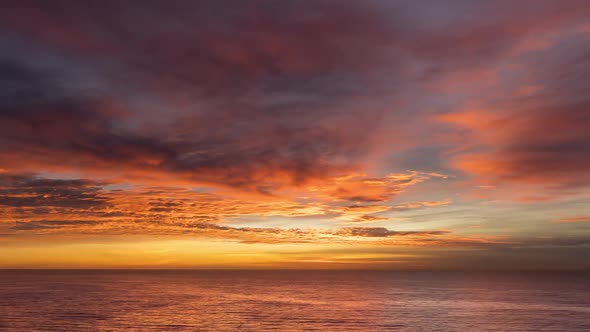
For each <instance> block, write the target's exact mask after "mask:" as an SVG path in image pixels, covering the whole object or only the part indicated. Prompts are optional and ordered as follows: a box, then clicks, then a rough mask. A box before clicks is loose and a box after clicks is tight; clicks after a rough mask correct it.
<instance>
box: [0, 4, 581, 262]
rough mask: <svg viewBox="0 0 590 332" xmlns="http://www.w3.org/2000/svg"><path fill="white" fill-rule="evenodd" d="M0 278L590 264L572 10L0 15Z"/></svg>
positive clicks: (92, 8)
mask: <svg viewBox="0 0 590 332" xmlns="http://www.w3.org/2000/svg"><path fill="white" fill-rule="evenodd" d="M3 7H4V9H3V10H2V11H1V12H0V268H247V269H249V268H252V269H267V268H271V269H272V268H284V269H308V268H309V269H391V270H408V269H419V270H422V269H437V270H438V269H474V270H514V269H533V270H579V269H590V260H588V257H589V255H590V200H589V199H590V110H589V108H590V5H589V4H588V2H587V1H585V0H581V1H577V0H555V1H545V0H537V1H527V0H523V1H518V2H514V1H501V0H499V1H471V0H469V1H434V0H432V1H394V0H392V1H386V0H383V1H373V0H367V1H349V0H337V1H336V0H334V1H328V0H326V1H324V0H316V1H289V0H286V1H271V0H268V1H258V0H252V1H237V0H236V1H231V0H221V1H220V0H215V1H207V0H203V1H152V0H144V1H118V0H117V1H111V0H106V1H89V0H88V1H86V0H80V1H60V0H56V1H28V0H19V1H6V2H5V3H4V5H3Z"/></svg>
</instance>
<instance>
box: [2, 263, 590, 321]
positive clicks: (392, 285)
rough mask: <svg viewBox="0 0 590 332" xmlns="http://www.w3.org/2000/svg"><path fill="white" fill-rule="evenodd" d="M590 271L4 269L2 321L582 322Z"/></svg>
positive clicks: (587, 314)
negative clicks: (514, 272) (438, 271)
mask: <svg viewBox="0 0 590 332" xmlns="http://www.w3.org/2000/svg"><path fill="white" fill-rule="evenodd" d="M589 277H590V275H588V274H567V273H561V274H559V273H546V274H532V273H520V274H505V273H492V274H485V273H427V272H351V271H346V272H342V271H341V272H337V271H332V272H321V271H149V272H147V271H3V272H0V330H2V331H134V330H135V331H145V330H153V331H170V330H172V331H236V330H238V331H303V330H306V331H319V330H322V331H560V332H563V331H590V283H588V280H590V278H589Z"/></svg>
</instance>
